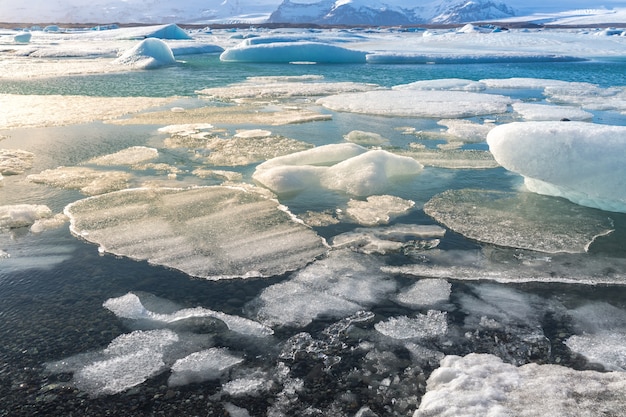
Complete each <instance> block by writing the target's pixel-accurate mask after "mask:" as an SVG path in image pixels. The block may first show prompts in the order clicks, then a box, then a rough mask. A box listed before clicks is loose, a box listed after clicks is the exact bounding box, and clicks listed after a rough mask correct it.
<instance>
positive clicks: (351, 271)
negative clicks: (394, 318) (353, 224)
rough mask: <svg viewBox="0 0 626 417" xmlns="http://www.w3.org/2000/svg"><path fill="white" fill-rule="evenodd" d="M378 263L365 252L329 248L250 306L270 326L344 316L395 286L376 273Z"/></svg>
mask: <svg viewBox="0 0 626 417" xmlns="http://www.w3.org/2000/svg"><path fill="white" fill-rule="evenodd" d="M377 266H378V265H377V262H376V261H375V260H372V259H371V258H369V257H366V256H364V255H360V254H356V253H353V252H351V251H346V250H342V251H332V252H330V253H329V255H328V257H327V258H325V259H322V260H318V261H316V262H314V263H313V264H311V265H310V266H308V267H306V268H304V269H302V270H300V271H298V272H297V273H295V274H294V275H293V276H292V278H291V279H290V280H289V281H285V282H283V283H280V284H275V285H272V286H270V287H268V288H266V289H265V290H263V291H262V292H261V294H260V295H259V296H258V297H257V298H256V299H255V300H253V301H252V302H251V304H250V305H249V309H250V310H251V311H253V312H254V315H255V316H256V317H257V319H258V320H259V321H261V322H262V323H265V324H267V325H270V326H273V325H280V326H300V327H302V326H306V325H307V324H309V323H310V322H312V321H313V320H314V319H315V318H317V317H318V316H320V315H324V316H326V317H337V318H343V317H347V316H349V315H351V314H353V313H356V312H357V311H360V310H362V309H364V308H367V307H368V306H370V305H373V304H374V303H376V302H378V301H380V300H381V299H384V298H385V297H386V296H387V294H389V293H390V292H393V291H394V290H395V289H396V283H395V282H394V281H393V280H391V279H389V278H388V277H387V276H386V275H385V274H383V273H377V272H376V267H377Z"/></svg>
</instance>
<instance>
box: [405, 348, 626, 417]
mask: <svg viewBox="0 0 626 417" xmlns="http://www.w3.org/2000/svg"><path fill="white" fill-rule="evenodd" d="M624 389H626V375H625V374H623V373H618V372H611V373H600V372H592V371H575V370H573V369H569V368H565V367H562V366H556V365H537V364H528V365H524V366H521V367H515V366H514V365H511V364H508V363H503V362H502V360H501V359H499V358H498V357H496V356H493V355H485V354H475V353H472V354H469V355H467V356H465V357H459V356H446V357H445V358H444V359H443V360H442V361H441V366H440V367H439V368H438V369H436V370H435V371H433V373H432V374H431V376H430V377H429V378H428V382H427V390H426V394H425V395H424V397H422V401H421V403H420V406H419V409H418V410H417V411H416V412H415V413H414V414H413V417H427V416H428V417H435V416H436V417H446V416H449V417H458V416H468V417H469V416H526V415H527V416H531V415H538V414H540V415H544V416H548V417H557V416H565V415H589V416H592V415H596V414H597V412H598V404H602V412H604V413H606V414H609V415H612V414H615V415H619V414H620V413H621V412H622V410H623V409H624V407H625V406H626V401H625V400H624V397H623V395H622V394H621V393H622V392H623V390H624Z"/></svg>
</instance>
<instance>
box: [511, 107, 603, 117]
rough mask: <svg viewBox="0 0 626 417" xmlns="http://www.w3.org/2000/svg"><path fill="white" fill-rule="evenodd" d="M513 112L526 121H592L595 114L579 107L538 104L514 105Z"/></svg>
mask: <svg viewBox="0 0 626 417" xmlns="http://www.w3.org/2000/svg"><path fill="white" fill-rule="evenodd" d="M513 110H514V111H515V112H516V113H519V115H520V116H521V117H522V119H524V120H526V121H550V120H552V121H560V120H563V119H568V120H576V121H590V120H591V119H592V118H593V114H592V113H589V112H588V111H585V110H582V109H580V108H577V107H570V106H550V105H545V104H536V103H513Z"/></svg>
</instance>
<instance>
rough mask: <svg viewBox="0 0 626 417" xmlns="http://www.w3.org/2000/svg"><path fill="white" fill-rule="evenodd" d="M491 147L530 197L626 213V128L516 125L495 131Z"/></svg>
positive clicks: (490, 137) (489, 139)
mask: <svg viewBox="0 0 626 417" xmlns="http://www.w3.org/2000/svg"><path fill="white" fill-rule="evenodd" d="M487 143H488V144H489V149H490V150H491V152H492V153H493V155H494V157H495V158H496V161H498V163H500V164H501V165H502V166H503V167H504V168H506V169H508V170H509V171H513V172H516V173H518V174H520V175H522V176H523V177H524V183H525V185H526V187H527V188H528V189H529V190H530V191H534V192H536V193H540V194H546V195H553V196H558V197H564V198H566V199H568V200H570V201H572V202H574V203H577V204H580V205H584V206H588V207H595V208H599V209H602V210H608V211H617V212H626V181H624V178H626V165H625V164H624V155H625V154H626V126H610V125H600V124H594V123H584V122H526V123H523V122H517V123H510V124H506V125H502V126H498V127H496V128H494V129H493V130H492V131H491V132H489V134H488V136H487Z"/></svg>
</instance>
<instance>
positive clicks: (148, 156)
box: [86, 146, 159, 166]
mask: <svg viewBox="0 0 626 417" xmlns="http://www.w3.org/2000/svg"><path fill="white" fill-rule="evenodd" d="M158 156H159V151H158V150H156V149H154V148H148V147H145V146H133V147H130V148H126V149H123V150H121V151H119V152H115V153H112V154H109V155H104V156H100V157H97V158H93V159H90V160H89V161H87V162H86V164H94V165H104V166H111V165H135V164H139V163H141V162H146V161H150V160H152V159H155V158H157V157H158Z"/></svg>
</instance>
